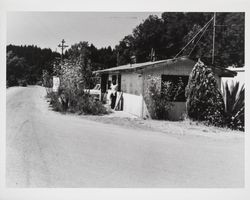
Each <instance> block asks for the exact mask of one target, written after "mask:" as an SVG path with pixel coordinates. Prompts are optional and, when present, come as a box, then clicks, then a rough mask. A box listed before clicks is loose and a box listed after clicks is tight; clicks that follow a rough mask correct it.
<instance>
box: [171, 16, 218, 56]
mask: <svg viewBox="0 0 250 200" xmlns="http://www.w3.org/2000/svg"><path fill="white" fill-rule="evenodd" d="M213 19H214V17H212V18H211V19H210V20H209V21H208V22H207V23H206V24H205V25H204V26H203V27H202V28H201V29H200V30H199V31H198V32H197V33H196V34H195V36H194V37H193V38H192V39H191V40H190V41H189V42H188V43H187V44H186V45H185V46H184V47H183V48H182V49H181V50H180V51H179V53H177V54H176V56H175V57H174V58H177V57H178V56H179V55H180V54H181V53H182V51H184V49H186V48H187V46H188V45H189V44H190V43H191V42H193V41H194V40H195V38H196V37H197V36H198V35H199V34H200V33H201V32H202V31H203V30H204V28H206V27H207V25H208V24H209V23H210V22H211V21H212V20H213Z"/></svg>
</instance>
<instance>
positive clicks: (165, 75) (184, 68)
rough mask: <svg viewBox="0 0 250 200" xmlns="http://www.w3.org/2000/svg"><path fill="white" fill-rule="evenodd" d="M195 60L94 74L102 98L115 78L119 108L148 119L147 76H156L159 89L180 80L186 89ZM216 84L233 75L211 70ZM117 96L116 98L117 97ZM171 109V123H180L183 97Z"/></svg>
mask: <svg viewBox="0 0 250 200" xmlns="http://www.w3.org/2000/svg"><path fill="white" fill-rule="evenodd" d="M195 63H196V62H195V61H193V60H191V59H189V58H187V57H180V58H176V59H167V60H160V61H154V62H145V63H135V64H127V65H122V66H118V67H113V68H109V69H104V70H99V71H96V72H95V73H96V74H98V75H99V76H100V77H101V93H102V98H103V97H104V94H105V93H106V92H107V90H108V89H109V87H110V84H111V81H112V80H113V79H115V80H116V81H117V83H118V92H119V93H122V97H123V101H122V106H121V107H122V109H123V110H124V111H125V112H128V113H131V114H134V115H136V116H138V117H150V116H151V114H150V113H149V110H148V106H147V105H146V103H145V91H146V89H147V87H148V77H149V76H154V77H158V79H159V80H161V81H159V83H158V84H159V87H161V82H162V81H169V80H170V81H172V82H174V83H175V81H176V80H178V79H179V78H181V79H182V81H183V82H184V86H185V87H186V85H187V83H188V78H189V75H190V72H191V71H192V69H193V67H194V65H195ZM211 68H212V70H213V72H214V74H215V77H216V80H217V82H218V85H219V86H220V85H221V77H234V76H235V75H236V73H235V72H232V71H230V70H227V69H221V68H216V67H211ZM118 96H119V95H118ZM172 103H173V107H172V109H171V110H170V112H169V118H170V119H171V120H179V119H181V118H182V117H183V115H184V114H185V112H186V99H185V95H182V97H181V98H179V99H177V100H176V101H174V102H172Z"/></svg>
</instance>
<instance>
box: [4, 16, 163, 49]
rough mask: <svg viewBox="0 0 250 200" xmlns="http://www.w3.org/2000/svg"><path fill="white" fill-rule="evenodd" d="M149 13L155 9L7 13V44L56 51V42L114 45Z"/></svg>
mask: <svg viewBox="0 0 250 200" xmlns="http://www.w3.org/2000/svg"><path fill="white" fill-rule="evenodd" d="M150 14H154V15H158V16H159V17H160V16H161V13H159V12H8V14H7V44H14V45H32V44H33V45H37V46H39V47H41V48H51V49H52V50H53V51H55V50H57V51H58V52H59V51H60V49H59V47H57V45H58V44H59V43H60V42H61V41H62V39H64V40H65V41H66V45H69V46H70V45H72V44H75V43H78V42H80V41H88V42H89V44H91V43H92V44H94V45H95V46H96V47H97V48H101V47H107V46H111V47H112V48H114V47H115V45H117V44H118V43H119V41H120V40H122V39H123V37H124V36H126V35H128V34H131V33H132V31H133V28H135V27H136V26H137V25H139V24H140V23H141V22H143V20H145V19H146V18H147V17H148V16H149V15H150Z"/></svg>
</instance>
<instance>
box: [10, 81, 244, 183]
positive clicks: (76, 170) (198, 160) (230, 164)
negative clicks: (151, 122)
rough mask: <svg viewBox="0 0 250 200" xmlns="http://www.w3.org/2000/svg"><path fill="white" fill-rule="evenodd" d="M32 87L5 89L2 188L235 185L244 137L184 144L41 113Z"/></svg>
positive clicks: (38, 90)
mask: <svg viewBox="0 0 250 200" xmlns="http://www.w3.org/2000/svg"><path fill="white" fill-rule="evenodd" d="M44 96H45V89H44V88H42V87H39V86H33V87H27V88H21V87H16V88H10V89H8V90H7V132H6V134H7V135H6V139H7V143H6V144H7V148H6V153H7V155H6V157H7V158H6V165H7V166H6V184H7V186H9V187H242V186H243V185H244V139H243V138H239V139H237V140H232V139H227V138H226V137H225V139H220V140H212V139H208V138H207V137H204V138H202V137H199V138H197V139H196V138H195V137H193V138H192V139H188V138H187V137H183V138H182V137H174V136H173V135H168V134H166V133H158V132H150V131H143V130H141V131H140V130H133V129H125V128H122V127H119V126H114V125H110V124H102V123H98V122H94V121H89V120H86V119H81V118H80V117H76V116H69V115H62V114H59V113H56V112H53V111H51V110H49V108H48V104H47V103H46V99H45V98H44Z"/></svg>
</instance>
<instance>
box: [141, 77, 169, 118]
mask: <svg viewBox="0 0 250 200" xmlns="http://www.w3.org/2000/svg"><path fill="white" fill-rule="evenodd" d="M172 89H173V86H172V85H171V84H170V83H169V82H162V83H161V78H160V77H156V76H148V78H147V87H146V92H145V100H146V104H147V107H148V111H149V113H150V115H151V117H152V118H153V119H169V116H168V111H169V110H170V109H171V108H172V106H173V104H172V103H171V102H170V97H171V93H170V91H171V90H172Z"/></svg>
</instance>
